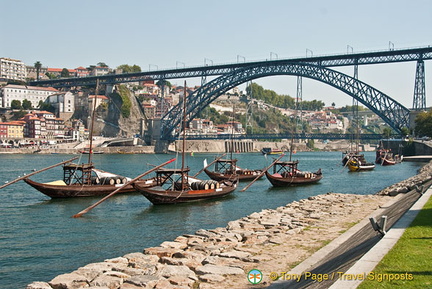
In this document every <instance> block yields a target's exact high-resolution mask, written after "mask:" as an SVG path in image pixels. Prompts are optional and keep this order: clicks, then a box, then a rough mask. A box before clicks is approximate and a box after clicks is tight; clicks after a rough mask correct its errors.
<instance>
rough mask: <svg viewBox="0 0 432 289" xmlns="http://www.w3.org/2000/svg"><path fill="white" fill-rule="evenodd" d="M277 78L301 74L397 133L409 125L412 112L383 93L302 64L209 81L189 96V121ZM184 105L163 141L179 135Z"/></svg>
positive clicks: (165, 127)
mask: <svg viewBox="0 0 432 289" xmlns="http://www.w3.org/2000/svg"><path fill="white" fill-rule="evenodd" d="M275 75H297V76H302V77H306V78H311V79H315V80H318V81H321V82H323V83H326V84H328V85H331V86H333V87H335V88H336V89H339V90H341V91H343V92H345V93H346V94H348V95H349V96H351V97H353V98H355V99H357V100H358V101H359V102H361V103H362V104H363V105H365V106H366V107H367V108H369V109H370V110H371V111H373V112H374V113H376V114H377V115H378V116H380V117H381V118H382V119H383V120H384V121H385V122H386V123H387V124H388V125H390V127H392V128H393V129H395V130H396V131H397V132H401V129H402V128H403V127H408V126H409V114H410V113H409V110H408V109H407V108H406V107H404V106H403V105H402V104H400V103H399V102H397V101H396V100H394V99H392V98H391V97H389V96H388V95H386V94H384V93H383V92H381V91H379V90H377V89H375V88H373V87H372V86H370V85H368V84H366V83H364V82H362V81H360V80H358V79H355V78H353V77H351V76H348V75H346V74H344V73H341V72H338V71H335V70H332V69H329V68H326V67H323V66H319V65H315V64H311V63H298V62H295V63H285V64H275V63H271V62H268V63H265V64H263V63H260V64H256V65H251V66H247V67H242V68H238V69H235V70H233V71H231V72H228V73H226V74H224V75H222V76H220V77H218V78H216V79H214V80H212V81H210V82H208V83H207V84H206V85H204V86H201V87H200V88H199V89H197V90H196V91H194V92H193V93H192V94H190V95H189V97H188V99H187V104H186V115H187V117H186V118H187V120H188V122H190V121H191V120H192V119H193V118H195V117H196V116H197V115H198V113H199V112H200V111H201V110H202V109H204V108H205V107H206V106H207V105H209V104H210V103H211V102H212V101H214V100H215V99H216V98H218V97H219V96H220V95H222V94H223V93H225V92H226V91H228V90H230V89H232V88H233V87H235V86H237V85H240V84H242V83H244V82H247V81H250V80H253V79H257V78H262V77H267V76H275ZM182 106H183V104H182V101H181V102H180V103H178V104H177V105H176V106H174V107H173V108H172V109H171V110H170V111H168V112H167V113H166V114H165V115H164V116H163V117H162V123H161V139H165V140H169V139H172V138H173V136H174V137H175V136H177V135H178V134H179V131H176V130H175V129H176V127H178V125H179V124H180V123H181V121H182Z"/></svg>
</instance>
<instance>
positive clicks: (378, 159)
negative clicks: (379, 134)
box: [375, 142, 403, 166]
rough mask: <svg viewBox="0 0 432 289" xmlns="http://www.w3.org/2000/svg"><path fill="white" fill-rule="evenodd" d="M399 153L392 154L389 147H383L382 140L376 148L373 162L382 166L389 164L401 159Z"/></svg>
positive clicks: (398, 161)
mask: <svg viewBox="0 0 432 289" xmlns="http://www.w3.org/2000/svg"><path fill="white" fill-rule="evenodd" d="M402 158H403V157H401V156H400V155H393V152H392V151H391V149H385V148H384V145H383V143H382V142H380V145H379V146H378V148H377V150H376V156H375V163H376V164H380V165H382V166H391V165H395V164H396V163H400V162H401V161H402Z"/></svg>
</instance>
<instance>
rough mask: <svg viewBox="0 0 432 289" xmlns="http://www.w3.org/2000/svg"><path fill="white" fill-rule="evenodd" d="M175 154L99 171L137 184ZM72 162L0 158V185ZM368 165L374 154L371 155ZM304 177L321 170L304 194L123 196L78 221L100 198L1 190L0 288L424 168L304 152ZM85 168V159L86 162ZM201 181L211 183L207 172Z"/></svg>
mask: <svg viewBox="0 0 432 289" xmlns="http://www.w3.org/2000/svg"><path fill="white" fill-rule="evenodd" d="M173 156H175V155H154V154H149V155H95V156H94V157H93V160H94V163H95V165H96V167H97V168H99V169H102V170H105V171H110V172H113V173H117V174H121V175H125V176H129V177H135V176H137V175H139V174H141V173H142V172H144V171H146V170H147V169H149V168H151V165H152V164H159V163H162V162H163V161H165V160H168V159H170V158H172V157H173ZM214 156H215V154H197V153H195V155H194V156H188V159H187V163H188V165H189V167H190V168H191V172H192V174H194V173H195V172H197V171H198V170H200V169H201V168H202V166H203V160H204V159H207V160H208V162H210V161H211V160H212V159H213V158H214ZM71 157H72V156H70V155H58V154H53V155H37V154H35V155H6V154H3V155H0V183H1V184H3V183H4V182H5V181H11V180H14V179H15V178H17V177H18V176H22V175H23V174H24V173H30V172H31V171H32V170H33V169H41V168H44V167H47V166H49V165H52V164H55V163H58V162H60V161H62V160H67V159H70V158H71ZM235 157H236V158H237V159H239V162H238V164H239V166H241V167H244V168H263V167H265V166H267V165H268V164H270V163H271V160H272V158H271V157H269V158H265V157H264V156H263V155H261V154H260V153H244V154H236V155H235ZM366 158H367V159H368V160H369V161H373V160H374V153H372V152H370V153H366ZM293 159H299V160H300V165H299V168H300V169H301V170H309V171H315V170H317V169H318V168H322V171H323V174H324V178H323V179H322V180H321V182H320V183H318V184H315V185H309V186H304V187H290V188H273V187H272V186H271V185H270V183H269V182H268V180H267V179H265V177H264V178H263V179H262V180H260V181H257V182H256V183H255V184H254V185H252V187H250V188H249V190H247V191H246V192H240V189H241V188H243V187H244V186H246V185H247V183H241V184H240V186H239V188H238V189H237V190H236V191H235V192H234V193H233V194H232V195H230V196H228V197H226V198H223V199H218V200H214V201H205V202H199V203H192V204H181V205H164V206H153V205H152V204H151V203H150V202H149V201H148V200H147V199H145V198H144V197H143V196H142V195H140V194H129V195H118V196H114V197H112V198H111V199H108V200H107V201H106V202H104V203H102V204H101V205H99V206H98V207H96V208H95V209H93V210H92V211H91V212H90V213H88V214H87V215H85V216H84V217H82V218H79V219H73V218H71V216H72V215H74V214H75V213H77V212H79V211H81V210H82V209H84V208H86V207H88V206H89V205H91V204H93V203H94V202H96V201H98V200H99V198H81V199H64V200H51V199H50V198H48V197H46V196H44V195H42V194H41V193H39V192H38V191H36V190H34V189H33V188H31V187H30V186H28V185H26V184H25V183H24V182H18V183H16V184H13V185H11V186H9V187H6V188H4V189H2V190H0V287H1V288H4V289H12V288H14V289H15V288H25V285H27V284H28V283H31V282H33V281H46V282H47V281H50V280H51V279H52V278H53V277H55V276H56V275H59V274H63V273H69V272H71V271H73V270H75V269H77V268H78V267H80V266H84V265H86V264H88V263H91V262H100V261H103V260H104V259H107V258H112V257H118V256H122V255H124V254H126V253H130V252H138V251H139V252H141V251H142V250H143V249H144V248H146V247H151V246H156V245H158V244H160V243H161V242H163V241H166V240H173V239H174V238H175V237H177V236H179V235H181V234H185V233H188V234H192V233H194V232H195V231H197V230H198V229H201V228H203V229H211V228H215V227H224V226H226V224H227V222H229V221H231V220H235V219H239V218H241V217H243V216H246V215H248V214H251V213H253V212H257V211H260V210H262V209H266V208H276V207H278V206H283V205H285V204H287V203H290V202H292V201H295V200H300V199H303V198H307V197H309V196H313V195H318V194H324V193H327V192H336V193H353V194H374V193H376V192H377V191H379V190H381V189H383V188H385V187H387V186H389V185H391V184H393V183H396V182H399V181H401V180H404V179H406V178H408V177H410V176H413V175H415V174H416V172H417V169H418V168H419V167H420V166H421V165H422V164H420V163H409V162H405V163H401V164H399V165H396V166H389V167H381V166H377V167H376V169H375V170H374V171H370V172H361V173H350V172H348V169H347V168H345V169H344V168H343V167H342V165H341V153H340V152H303V153H298V154H295V155H293ZM82 161H83V162H84V161H85V160H82ZM200 176H201V178H203V179H207V176H206V175H205V174H204V173H203V174H202V175H200ZM32 178H33V179H34V180H36V181H42V182H46V181H52V180H57V179H61V178H62V170H61V168H60V167H57V168H54V169H51V170H49V171H47V172H44V173H41V174H38V175H35V176H33V177H32Z"/></svg>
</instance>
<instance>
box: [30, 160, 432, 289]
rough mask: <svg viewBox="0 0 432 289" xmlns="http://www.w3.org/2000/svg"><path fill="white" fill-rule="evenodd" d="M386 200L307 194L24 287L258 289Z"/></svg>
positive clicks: (427, 172)
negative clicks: (254, 273) (254, 274)
mask: <svg viewBox="0 0 432 289" xmlns="http://www.w3.org/2000/svg"><path fill="white" fill-rule="evenodd" d="M431 172H432V166H431V164H428V165H426V166H425V167H424V168H422V170H421V172H420V174H423V175H421V176H420V177H418V176H417V177H418V178H417V181H418V183H415V184H414V187H415V186H416V185H417V186H421V185H422V183H423V179H422V178H423V177H430V176H431ZM413 178H414V177H413ZM413 178H410V179H408V180H410V181H413V180H412V179H413ZM406 181H407V180H405V181H403V182H406ZM403 182H400V183H403ZM383 191H384V190H383ZM392 198H393V197H391V196H390V195H381V194H376V195H352V194H334V193H328V194H323V195H318V196H314V197H309V198H307V199H303V200H300V201H298V202H292V203H290V204H287V205H286V206H282V207H278V208H277V209H275V210H262V211H261V212H256V213H252V214H250V215H249V216H247V217H244V218H241V219H239V220H236V221H231V222H229V223H228V224H227V226H226V227H220V228H215V229H212V230H198V231H197V232H196V233H195V234H193V235H182V236H179V237H177V238H176V239H175V240H174V241H166V242H163V243H161V244H160V246H157V247H151V248H146V249H144V252H143V253H141V252H137V253H131V254H126V255H124V256H122V257H118V258H114V259H109V260H105V261H104V262H100V263H92V264H89V265H86V266H84V267H81V268H79V269H78V270H76V271H73V272H71V273H68V274H63V275H59V276H57V277H56V278H54V279H53V280H51V281H50V282H48V283H45V282H34V283H32V284H30V285H28V287H27V288H28V289H50V288H54V289H56V288H83V287H86V288H92V287H93V288H122V289H127V288H201V289H202V288H204V289H205V288H215V289H217V288H261V287H265V286H268V285H269V284H270V280H269V274H270V272H286V271H288V270H290V269H291V268H293V267H295V266H296V265H297V264H299V263H300V262H301V261H302V260H304V259H306V258H307V257H309V256H310V255H312V253H313V252H315V251H317V250H318V249H319V248H321V247H323V246H324V245H326V244H327V243H329V242H330V241H331V240H333V239H335V238H336V237H338V236H339V235H341V234H342V233H343V232H344V231H346V230H347V229H349V228H350V227H351V226H353V225H354V224H356V223H357V222H359V221H360V220H362V219H364V218H365V217H367V216H368V215H370V214H371V213H372V212H374V211H375V210H376V209H378V208H379V207H380V206H382V205H384V204H386V203H387V202H388V201H389V200H391V199H392ZM251 269H258V270H260V271H261V272H263V273H264V280H263V281H262V282H261V283H260V284H259V285H255V286H254V287H251V284H250V283H249V282H248V281H247V275H246V274H247V273H248V272H249V271H250V270H251Z"/></svg>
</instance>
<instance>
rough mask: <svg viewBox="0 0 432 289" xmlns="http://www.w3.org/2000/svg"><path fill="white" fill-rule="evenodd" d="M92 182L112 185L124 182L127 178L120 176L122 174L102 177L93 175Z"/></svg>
mask: <svg viewBox="0 0 432 289" xmlns="http://www.w3.org/2000/svg"><path fill="white" fill-rule="evenodd" d="M92 183H93V184H94V185H111V186H114V185H120V184H126V183H127V179H126V178H125V177H122V176H115V177H103V178H99V177H93V178H92Z"/></svg>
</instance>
